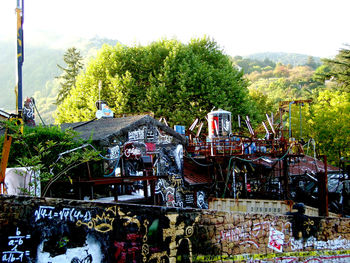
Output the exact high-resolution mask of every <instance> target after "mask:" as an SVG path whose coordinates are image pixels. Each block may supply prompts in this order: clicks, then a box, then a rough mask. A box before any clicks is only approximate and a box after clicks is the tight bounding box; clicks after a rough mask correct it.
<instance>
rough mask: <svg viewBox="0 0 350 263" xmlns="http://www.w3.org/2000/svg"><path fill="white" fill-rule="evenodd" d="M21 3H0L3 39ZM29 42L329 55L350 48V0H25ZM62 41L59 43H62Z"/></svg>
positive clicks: (8, 36)
mask: <svg viewBox="0 0 350 263" xmlns="http://www.w3.org/2000/svg"><path fill="white" fill-rule="evenodd" d="M16 1H17V0H0V39H2V40H5V39H10V40H11V39H14V40H13V41H15V36H16V14H15V11H14V10H15V7H16ZM24 5H25V6H24V7H25V14H24V15H25V17H24V37H25V44H36V43H39V42H43V41H46V40H47V39H49V37H50V36H60V38H61V39H62V40H66V39H68V38H71V37H72V36H75V37H87V38H90V37H94V36H99V37H107V38H111V39H116V40H119V41H120V42H122V43H123V44H126V45H134V44H142V45H147V44H148V43H150V42H152V41H156V40H159V39H160V38H168V39H170V38H176V39H178V40H180V41H182V42H185V43H186V42H188V41H189V40H190V39H191V38H195V37H202V36H204V35H207V36H209V37H211V38H213V39H214V40H215V41H216V42H217V43H218V44H219V46H220V47H221V48H222V49H223V50H224V51H225V53H227V54H229V55H232V56H234V55H248V54H252V53H256V52H268V51H270V52H293V53H301V54H307V55H312V56H320V57H330V56H334V55H336V54H337V53H338V50H339V49H340V48H342V47H344V46H343V44H345V43H350V34H349V28H350V15H349V11H350V0H227V1H226V0H215V1H206V0H200V1H197V0H173V1H168V0H148V1H147V0H124V1H121V0H25V3H24ZM56 44H57V43H56Z"/></svg>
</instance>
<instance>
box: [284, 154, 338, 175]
mask: <svg viewBox="0 0 350 263" xmlns="http://www.w3.org/2000/svg"><path fill="white" fill-rule="evenodd" d="M339 171H340V168H338V167H335V166H332V165H330V164H327V172H328V173H339ZM317 172H324V163H323V161H321V160H317V159H315V158H313V157H311V156H308V155H305V156H303V157H302V158H300V161H299V162H294V163H290V164H289V174H290V175H298V174H305V173H310V174H315V173H317Z"/></svg>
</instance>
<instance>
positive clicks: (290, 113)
mask: <svg viewBox="0 0 350 263" xmlns="http://www.w3.org/2000/svg"><path fill="white" fill-rule="evenodd" d="M293 103H294V101H292V102H290V103H289V139H291V138H292V104H293Z"/></svg>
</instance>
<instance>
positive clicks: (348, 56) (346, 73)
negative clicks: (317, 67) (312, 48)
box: [324, 45, 350, 92]
mask: <svg viewBox="0 0 350 263" xmlns="http://www.w3.org/2000/svg"><path fill="white" fill-rule="evenodd" d="M345 46H346V47H347V48H342V49H341V50H340V51H339V53H338V54H337V55H336V56H335V58H334V59H324V63H325V64H326V65H328V66H329V68H330V72H329V73H328V75H327V77H328V79H330V80H333V81H335V82H336V83H337V86H338V90H340V91H346V92H349V91H350V49H349V48H350V45H345Z"/></svg>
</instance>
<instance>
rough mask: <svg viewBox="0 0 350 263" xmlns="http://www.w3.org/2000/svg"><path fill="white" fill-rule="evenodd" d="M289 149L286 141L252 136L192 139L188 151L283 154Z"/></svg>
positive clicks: (197, 154) (216, 153) (211, 154)
mask: <svg viewBox="0 0 350 263" xmlns="http://www.w3.org/2000/svg"><path fill="white" fill-rule="evenodd" d="M287 149H288V144H287V143H286V141H282V140H261V139H250V138H238V137H232V138H226V139H213V140H212V141H211V142H201V141H192V142H190V143H189V145H188V147H187V152H188V153H190V154H192V155H193V156H205V157H209V156H233V155H267V154H268V155H276V156H277V155H281V154H284V153H285V152H286V150H287Z"/></svg>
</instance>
